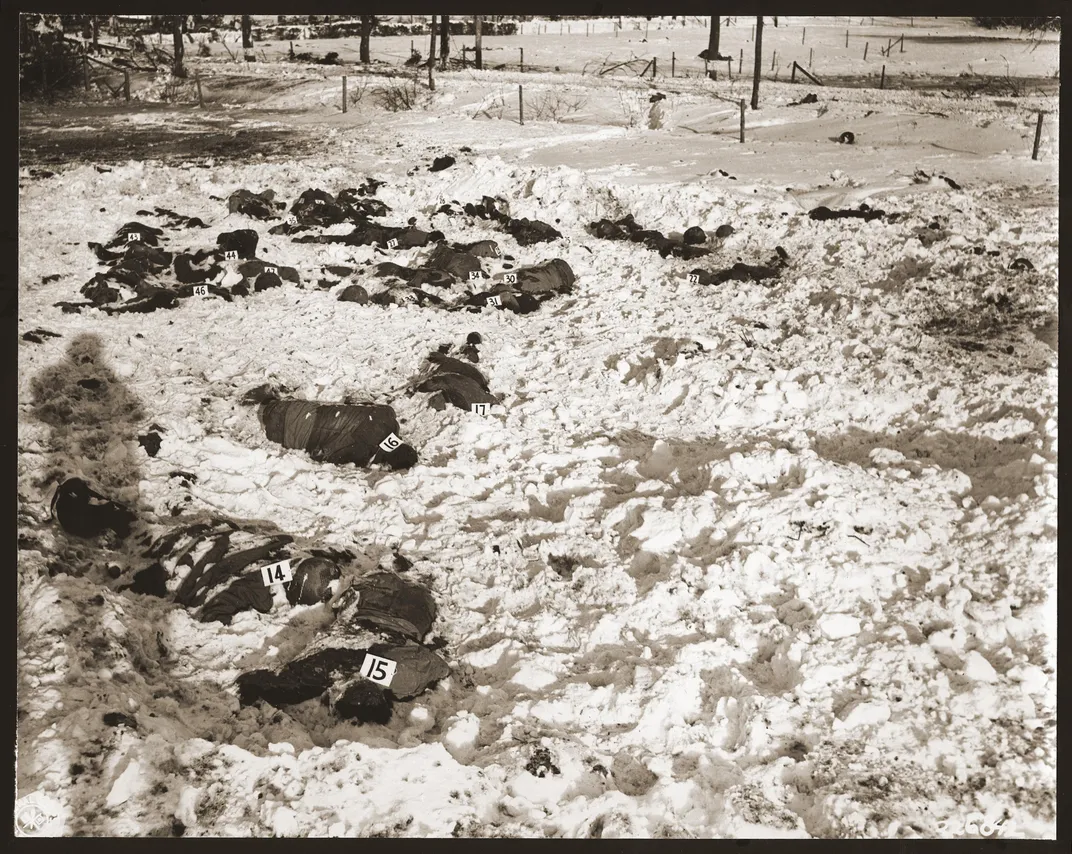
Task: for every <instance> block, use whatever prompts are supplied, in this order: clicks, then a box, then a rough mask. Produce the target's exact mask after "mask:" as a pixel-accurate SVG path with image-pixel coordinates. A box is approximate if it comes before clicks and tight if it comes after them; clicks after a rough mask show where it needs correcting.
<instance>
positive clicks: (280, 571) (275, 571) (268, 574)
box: [261, 560, 294, 587]
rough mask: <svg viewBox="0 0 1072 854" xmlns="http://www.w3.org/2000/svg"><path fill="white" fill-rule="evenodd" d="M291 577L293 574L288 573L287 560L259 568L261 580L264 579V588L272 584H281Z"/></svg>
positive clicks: (288, 565)
mask: <svg viewBox="0 0 1072 854" xmlns="http://www.w3.org/2000/svg"><path fill="white" fill-rule="evenodd" d="M293 577H294V574H293V573H292V572H291V571H290V561H289V560H281V561H279V563H272V564H269V565H268V566H262V567H261V578H262V579H264V586H265V587H271V586H272V585H273V584H283V583H284V582H287V581H290V580H291V579H292V578H293Z"/></svg>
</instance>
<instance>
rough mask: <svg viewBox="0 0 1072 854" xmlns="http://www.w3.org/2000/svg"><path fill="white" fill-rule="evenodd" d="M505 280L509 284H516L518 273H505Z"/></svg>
mask: <svg viewBox="0 0 1072 854" xmlns="http://www.w3.org/2000/svg"><path fill="white" fill-rule="evenodd" d="M503 281H504V282H506V284H508V285H516V284H517V273H503Z"/></svg>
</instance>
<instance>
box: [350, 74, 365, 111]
mask: <svg viewBox="0 0 1072 854" xmlns="http://www.w3.org/2000/svg"><path fill="white" fill-rule="evenodd" d="M351 79H352V80H353V81H354V82H353V83H351V82H350V80H347V87H346V101H347V103H349V104H350V105H351V106H352V105H354V104H360V103H361V102H362V101H363V100H364V98H365V95H366V93H367V92H368V88H369V79H368V78H367V77H361V78H351Z"/></svg>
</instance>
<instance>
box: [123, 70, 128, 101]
mask: <svg viewBox="0 0 1072 854" xmlns="http://www.w3.org/2000/svg"><path fill="white" fill-rule="evenodd" d="M123 97H124V98H126V99H127V100H128V101H129V100H130V72H129V71H124V72H123Z"/></svg>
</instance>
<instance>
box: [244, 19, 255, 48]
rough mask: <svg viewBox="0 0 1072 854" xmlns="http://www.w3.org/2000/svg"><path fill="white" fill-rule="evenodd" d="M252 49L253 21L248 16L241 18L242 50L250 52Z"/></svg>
mask: <svg viewBox="0 0 1072 854" xmlns="http://www.w3.org/2000/svg"><path fill="white" fill-rule="evenodd" d="M252 47H253V19H252V18H251V17H250V16H249V15H243V16H242V48H243V49H244V50H250V49H251V48H252Z"/></svg>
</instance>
